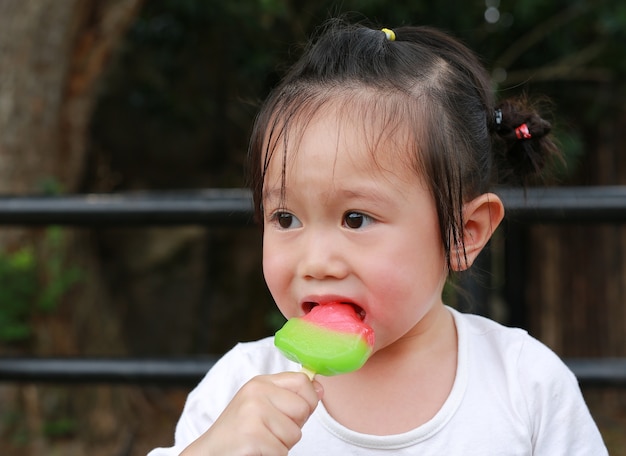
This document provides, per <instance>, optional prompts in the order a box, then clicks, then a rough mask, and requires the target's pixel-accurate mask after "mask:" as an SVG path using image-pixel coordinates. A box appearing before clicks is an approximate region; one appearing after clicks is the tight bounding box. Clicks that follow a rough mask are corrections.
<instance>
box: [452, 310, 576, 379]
mask: <svg viewBox="0 0 626 456" xmlns="http://www.w3.org/2000/svg"><path fill="white" fill-rule="evenodd" d="M452 313H453V315H454V319H455V323H456V326H457V332H458V333H459V340H460V341H463V340H466V341H467V343H470V344H472V345H473V346H474V348H479V349H480V351H481V352H483V355H484V354H491V355H493V356H497V357H502V358H505V359H506V360H507V361H508V363H514V364H515V365H517V366H519V367H520V368H524V367H530V366H528V364H531V365H532V366H534V367H535V368H539V367H543V368H554V369H557V370H559V371H563V372H565V373H566V374H567V375H568V376H569V375H570V374H571V371H570V370H569V369H568V368H567V366H566V365H565V363H564V362H563V361H562V360H561V359H560V357H559V356H558V355H557V354H556V353H555V352H554V351H553V350H552V349H550V348H549V347H548V346H547V345H545V344H544V343H542V342H541V341H539V340H537V339H536V338H534V337H533V336H531V335H530V334H528V332H527V331H526V330H524V329H520V328H512V327H508V326H504V325H502V324H500V323H498V322H495V321H493V320H490V319H488V318H485V317H481V316H479V315H473V314H465V313H461V312H458V311H456V310H454V309H452ZM571 375H572V376H573V374H571Z"/></svg>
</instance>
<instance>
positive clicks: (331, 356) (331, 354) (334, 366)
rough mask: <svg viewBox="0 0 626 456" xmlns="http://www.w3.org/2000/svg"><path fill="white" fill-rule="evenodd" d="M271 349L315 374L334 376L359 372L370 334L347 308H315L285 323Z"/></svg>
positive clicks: (370, 345) (370, 343)
mask: <svg viewBox="0 0 626 456" xmlns="http://www.w3.org/2000/svg"><path fill="white" fill-rule="evenodd" d="M274 345H276V347H278V349H279V350H280V351H281V352H282V353H283V354H284V355H285V356H286V357H287V358H288V359H290V360H292V361H295V362H297V363H300V364H301V365H302V370H303V372H306V373H307V375H309V377H310V378H311V379H312V378H313V377H314V376H315V374H320V375H337V374H344V373H348V372H352V371H355V370H357V369H360V368H361V367H362V366H363V365H364V364H365V362H366V361H367V359H368V358H369V356H370V355H371V354H372V349H373V347H374V330H373V329H372V328H371V327H370V326H369V325H367V324H366V323H364V322H363V321H362V320H361V318H360V316H359V315H358V314H357V312H356V310H355V308H354V307H353V306H351V305H349V304H342V303H339V302H331V303H327V304H322V305H318V306H315V307H313V308H312V309H311V311H310V312H309V313H307V314H306V315H305V316H303V317H294V318H290V319H289V320H287V322H286V323H285V324H284V326H283V327H282V328H281V329H279V330H278V331H277V332H276V334H275V336H274Z"/></svg>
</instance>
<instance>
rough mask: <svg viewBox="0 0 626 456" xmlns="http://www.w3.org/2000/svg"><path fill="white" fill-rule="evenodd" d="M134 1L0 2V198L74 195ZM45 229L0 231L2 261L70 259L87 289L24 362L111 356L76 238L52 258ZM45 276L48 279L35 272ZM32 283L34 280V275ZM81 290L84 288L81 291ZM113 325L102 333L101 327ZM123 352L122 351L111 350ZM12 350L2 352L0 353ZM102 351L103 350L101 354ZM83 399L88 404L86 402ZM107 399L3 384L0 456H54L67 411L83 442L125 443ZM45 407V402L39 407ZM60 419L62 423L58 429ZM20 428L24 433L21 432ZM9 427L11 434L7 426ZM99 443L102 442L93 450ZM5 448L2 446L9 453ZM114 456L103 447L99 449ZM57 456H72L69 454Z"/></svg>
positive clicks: (88, 260)
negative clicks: (28, 256)
mask: <svg viewBox="0 0 626 456" xmlns="http://www.w3.org/2000/svg"><path fill="white" fill-rule="evenodd" d="M141 3H142V1H141V0H107V1H98V0H2V1H0V194H8V195H26V194H34V193H56V192H68V193H71V192H75V191H76V190H77V188H78V185H79V183H80V182H81V180H82V174H83V167H84V162H85V155H86V146H87V142H88V130H89V121H90V119H91V113H92V109H93V107H94V103H95V101H96V99H97V93H98V85H99V84H98V83H99V82H100V80H101V76H102V75H103V74H104V73H105V71H106V68H107V65H108V64H109V62H110V58H111V56H112V55H113V52H114V50H115V48H116V46H117V45H118V44H119V43H120V41H121V38H122V36H123V34H124V32H125V31H126V30H127V28H128V26H129V25H130V23H131V20H132V19H133V18H134V17H135V15H136V14H137V12H138V10H139V8H140V6H141ZM46 233H48V230H45V229H32V228H26V227H24V228H7V227H2V229H0V254H4V253H6V252H12V251H15V250H17V249H20V248H23V247H24V246H30V247H32V249H33V251H34V252H35V253H36V255H38V264H39V265H40V267H41V265H44V264H46V262H47V261H49V260H50V259H51V255H55V256H56V257H54V258H52V259H53V260H54V259H63V258H66V257H70V256H71V257H72V258H73V261H74V262H75V264H79V265H81V270H82V277H81V280H82V281H83V282H85V283H89V287H83V289H79V290H77V291H76V292H74V295H73V296H72V298H73V299H72V300H71V301H70V300H66V301H62V302H59V306H58V307H57V312H55V313H54V314H47V315H43V316H39V317H37V318H36V319H35V320H34V321H32V322H31V324H32V326H33V329H34V333H35V337H34V341H31V345H30V347H31V350H32V352H31V353H29V354H34V355H38V354H39V355H46V354H49V355H52V354H54V355H69V354H76V353H80V349H82V348H83V347H82V346H81V339H84V338H85V334H89V338H88V339H89V340H92V345H94V346H96V345H97V344H100V345H102V346H103V347H105V346H106V349H110V348H111V346H112V345H113V346H115V344H114V343H113V344H112V342H111V341H112V340H116V338H117V339H118V340H119V337H118V336H119V334H118V329H117V327H116V324H117V325H119V323H115V322H116V321H117V319H116V318H115V316H114V315H111V313H110V311H109V310H107V307H106V304H107V300H106V293H104V292H103V289H102V288H103V287H101V286H99V283H100V282H99V280H100V279H99V278H98V276H97V274H96V272H97V270H98V261H97V259H95V258H94V256H93V253H92V251H91V249H90V248H87V247H86V245H87V243H86V241H85V237H86V235H85V234H84V232H80V231H75V230H64V231H63V232H62V238H61V241H59V242H57V243H56V244H55V246H54V248H55V249H56V250H55V252H53V253H50V248H51V246H50V242H49V238H48V236H47V234H46ZM42 274H43V275H45V274H46V271H43V273H42ZM42 274H40V275H42ZM87 288H88V289H87ZM2 304H3V303H0V305H2ZM108 321H111V322H113V323H112V324H110V325H108V324H106V322H108ZM118 349H120V350H121V348H119V347H118ZM7 350H12V351H15V349H14V348H11V347H7V346H4V347H0V351H5V352H6V351H7ZM104 351H105V349H104V348H102V352H104ZM86 394H87V395H90V396H92V399H91V400H86V399H85V397H86ZM110 394H111V391H110V390H109V389H107V388H98V389H96V391H95V392H93V391H90V392H88V393H86V392H83V394H81V391H80V390H79V389H75V390H74V391H71V392H70V391H69V390H61V389H59V388H52V387H45V388H44V387H40V386H37V385H32V386H28V387H23V388H17V387H10V386H7V385H2V387H1V388H0V403H1V404H2V413H3V416H8V415H5V414H7V413H11V412H14V413H15V414H16V416H17V420H18V424H13V426H14V427H13V428H11V429H7V426H8V425H5V423H4V421H5V420H3V422H2V423H0V454H33V455H35V454H37V455H39V454H52V453H53V452H55V453H56V452H57V450H54V451H52V449H51V448H50V447H47V446H46V445H48V444H49V442H46V437H45V435H44V432H43V428H44V426H46V425H50V424H52V425H56V424H58V423H59V422H62V419H63V418H65V416H64V414H65V413H67V411H68V410H77V411H81V412H82V413H83V415H84V416H85V417H86V419H85V420H84V422H81V423H76V424H75V427H74V429H75V430H79V431H80V429H81V428H82V429H83V430H84V431H85V432H84V433H83V435H85V436H87V440H92V441H93V439H94V438H97V437H102V436H103V435H105V436H106V437H112V436H116V438H113V439H111V441H110V442H111V444H113V445H118V444H119V440H120V439H121V438H123V437H125V436H124V434H123V433H122V432H120V429H121V426H122V423H123V421H122V420H119V419H117V418H116V416H115V413H116V412H114V411H113V410H112V408H111V407H112V405H111V401H107V400H104V399H103V398H106V397H107V395H110ZM43 398H45V401H44V400H43ZM59 419H60V420H59ZM20 423H22V424H20ZM9 427H10V426H9ZM16 433H17V434H19V433H22V434H25V435H27V441H28V444H27V445H24V444H22V445H17V446H15V447H13V446H11V445H10V441H12V440H15V438H14V437H13V438H11V436H12V435H14V434H16ZM101 443H102V442H101ZM7 445H8V447H7ZM100 447H101V449H102V451H104V453H99V452H98V451H92V452H90V453H89V454H113V451H112V448H111V447H110V445H106V444H101V445H100ZM60 454H78V453H76V452H74V450H72V451H70V449H69V448H65V449H61V450H60Z"/></svg>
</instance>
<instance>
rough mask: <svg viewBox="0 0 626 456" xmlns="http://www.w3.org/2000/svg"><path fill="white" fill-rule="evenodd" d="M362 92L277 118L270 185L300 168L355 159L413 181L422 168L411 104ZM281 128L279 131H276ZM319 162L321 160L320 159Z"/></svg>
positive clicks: (362, 167)
mask: <svg viewBox="0 0 626 456" xmlns="http://www.w3.org/2000/svg"><path fill="white" fill-rule="evenodd" d="M391 98H393V97H385V96H383V95H381V94H376V96H372V95H371V94H367V93H366V94H363V93H362V91H360V92H359V91H357V92H354V93H342V94H327V95H326V96H324V97H319V98H317V99H315V98H314V99H313V100H314V102H311V100H309V102H308V103H302V104H300V105H299V106H298V108H297V109H294V110H292V111H291V112H289V111H287V112H281V113H280V114H279V115H277V116H276V121H275V122H274V124H275V125H274V128H272V129H271V130H269V131H271V133H269V134H267V135H266V141H265V142H266V146H267V147H266V149H265V151H266V152H265V157H264V161H263V162H264V163H265V168H266V171H267V172H268V174H269V176H266V179H265V184H266V185H267V184H268V178H269V180H271V181H273V182H272V184H271V185H272V186H274V185H276V184H277V181H276V180H277V179H280V180H281V182H282V185H284V184H285V182H284V181H285V179H286V178H287V176H288V175H289V174H290V170H293V169H294V168H296V167H298V166H312V165H317V166H322V164H323V163H322V161H324V162H326V163H327V162H328V161H329V160H330V161H332V162H333V164H334V165H337V164H338V163H339V162H342V163H345V162H349V163H350V165H351V166H353V167H354V169H355V170H359V171H364V172H369V173H371V174H372V175H376V174H380V173H383V174H388V175H393V176H394V177H395V178H398V177H401V178H402V179H403V180H406V179H410V180H413V179H415V178H416V177H417V175H418V174H419V173H418V171H417V170H418V169H419V166H418V164H419V146H418V141H417V138H416V134H415V131H416V130H417V129H416V128H410V126H412V125H413V123H414V121H413V120H412V119H413V118H414V116H412V115H410V113H407V112H406V109H405V108H404V106H405V105H406V102H398V100H391ZM276 132H278V133H276ZM316 160H319V161H317V162H316Z"/></svg>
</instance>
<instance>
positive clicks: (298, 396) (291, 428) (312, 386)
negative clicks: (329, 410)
mask: <svg viewBox="0 0 626 456" xmlns="http://www.w3.org/2000/svg"><path fill="white" fill-rule="evenodd" d="M322 395H323V390H322V385H320V384H319V383H318V382H317V381H315V380H314V381H311V380H309V378H308V377H307V376H306V374H303V373H295V372H284V373H280V374H274V375H261V376H258V377H255V378H253V379H252V380H250V381H249V382H248V383H246V384H245V385H244V386H243V387H241V389H240V390H239V391H238V392H237V394H236V395H235V397H234V398H233V400H232V401H231V402H230V404H228V407H226V409H225V410H224V411H223V412H222V414H221V415H220V416H219V418H218V419H217V420H216V421H215V423H213V426H211V428H210V429H209V430H208V431H206V432H205V433H204V434H203V435H202V436H200V437H199V438H198V439H197V440H196V441H195V442H193V443H192V444H191V445H190V446H189V447H187V449H186V450H185V451H183V452H182V453H181V456H192V455H198V456H199V455H203V456H210V455H220V456H228V455H237V456H241V455H250V456H252V455H254V456H279V455H287V453H288V452H289V450H290V449H291V447H293V446H294V445H295V444H296V443H297V442H298V441H299V440H300V438H301V437H302V426H304V423H305V422H306V421H307V419H308V418H309V417H310V416H311V414H312V413H313V411H314V410H315V407H317V403H318V402H319V400H320V399H321V398H322Z"/></svg>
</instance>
